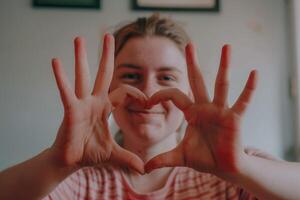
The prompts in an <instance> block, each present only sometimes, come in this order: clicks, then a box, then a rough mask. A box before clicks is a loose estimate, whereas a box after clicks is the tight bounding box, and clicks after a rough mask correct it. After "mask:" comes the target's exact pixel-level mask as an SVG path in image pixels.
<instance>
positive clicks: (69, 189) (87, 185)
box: [44, 167, 255, 200]
mask: <svg viewBox="0 0 300 200" xmlns="http://www.w3.org/2000/svg"><path fill="white" fill-rule="evenodd" d="M51 199H55V200H56V199H59V200H60V199H78V200H96V199H97V200H98V199H103V200H106V199H127V200H128V199H131V200H137V199H143V200H148V199H149V200H150V199H154V200H156V199H166V200H171V199H184V200H191V199H255V198H254V197H251V196H250V195H249V194H247V193H246V192H244V191H243V190H241V189H240V188H238V187H236V186H235V185H233V184H231V183H229V182H226V181H224V180H222V179H220V178H218V177H216V176H214V175H212V174H207V173H200V172H198V171H195V170H193V169H190V168H186V167H175V168H174V169H173V170H172V172H171V174H170V175H169V177H168V179H167V181H166V184H165V185H164V187H163V188H161V189H159V190H156V191H153V192H150V193H147V194H140V193H138V192H137V191H135V190H134V188H132V187H131V186H130V184H129V183H128V181H127V179H126V178H125V176H124V174H123V173H122V172H121V170H119V169H117V168H114V167H85V168H82V169H80V170H78V171H77V172H75V173H73V174H72V175H71V176H69V177H68V178H66V179H65V180H64V181H63V182H62V183H60V184H59V185H58V186H57V187H56V188H55V189H54V190H53V191H52V192H51V193H50V194H49V195H48V196H46V197H45V198H44V200H51Z"/></svg>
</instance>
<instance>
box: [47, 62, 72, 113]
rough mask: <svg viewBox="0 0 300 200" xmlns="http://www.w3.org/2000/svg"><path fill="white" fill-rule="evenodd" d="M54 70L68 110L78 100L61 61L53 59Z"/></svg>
mask: <svg viewBox="0 0 300 200" xmlns="http://www.w3.org/2000/svg"><path fill="white" fill-rule="evenodd" d="M52 69H53V73H54V76H55V80H56V84H57V86H58V89H59V93H60V97H61V100H62V102H63V105H64V108H65V109H67V108H69V107H70V105H71V104H72V102H73V101H74V100H75V99H76V96H75V94H74V92H73V91H72V88H71V85H70V82H69V80H68V78H67V76H66V73H65V71H64V69H63V67H62V64H61V62H60V60H59V59H57V58H54V59H52Z"/></svg>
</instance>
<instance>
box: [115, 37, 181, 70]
mask: <svg viewBox="0 0 300 200" xmlns="http://www.w3.org/2000/svg"><path fill="white" fill-rule="evenodd" d="M115 62H116V63H115V64H116V66H119V65H121V64H133V65H136V66H140V67H142V68H147V69H158V68H161V67H174V68H177V69H178V70H180V71H186V61H185V57H184V55H183V53H182V52H181V51H180V50H179V48H178V47H177V45H176V44H175V43H174V42H173V41H172V40H170V39H168V38H165V37H158V36H152V37H137V38H132V39H130V40H129V41H127V42H126V43H125V45H124V47H123V48H122V49H121V51H120V52H119V53H118V55H117V57H116V60H115Z"/></svg>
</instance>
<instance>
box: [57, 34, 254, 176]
mask: <svg viewBox="0 0 300 200" xmlns="http://www.w3.org/2000/svg"><path fill="white" fill-rule="evenodd" d="M228 57H229V46H228V45H226V46H224V48H223V50H222V56H221V63H220V68H219V72H218V75H217V80H216V85H215V96H214V99H213V101H212V102H210V101H209V98H208V95H207V92H206V88H205V85H204V81H203V78H202V75H201V72H200V71H199V68H198V63H197V59H196V56H195V50H194V48H193V46H192V44H189V45H187V48H186V58H187V64H188V75H189V82H190V85H191V88H192V91H193V94H194V98H195V102H193V101H192V100H191V99H189V98H188V97H187V96H186V95H185V94H183V93H182V92H180V91H179V90H178V89H174V88H170V89H166V90H161V91H159V92H157V93H156V94H154V95H153V96H152V97H150V99H147V97H146V96H145V95H144V94H143V93H142V92H141V91H139V90H138V89H136V88H134V87H131V86H126V85H123V86H121V87H120V88H118V89H116V90H114V91H112V92H111V93H110V94H108V90H109V86H110V82H111V79H112V74H113V68H114V39H113V37H112V36H111V35H108V34H107V35H106V36H105V39H104V45H103V53H102V57H101V62H100V65H99V70H98V74H97V77H96V81H95V86H94V89H93V91H92V93H91V94H90V93H89V81H90V80H89V70H88V62H87V55H86V50H85V47H84V41H83V39H82V38H77V39H75V75H76V76H75V92H73V91H72V89H71V86H70V84H69V81H68V80H67V77H66V75H65V73H64V71H63V68H62V66H61V63H60V61H59V60H58V59H53V62H52V65H53V70H54V74H55V78H56V81H57V85H58V88H59V91H60V94H61V99H62V101H63V105H64V111H65V112H64V119H63V121H62V124H61V126H60V128H59V131H58V134H57V137H56V140H55V142H54V144H53V145H52V147H51V150H52V151H53V152H54V154H55V155H57V156H56V157H57V160H58V161H59V162H61V163H63V164H64V165H67V166H78V167H81V166H86V165H98V164H103V163H105V162H111V163H116V164H118V165H122V166H128V167H130V168H132V169H134V170H136V171H138V172H140V173H144V169H145V170H146V171H147V172H149V171H151V170H153V169H155V168H160V167H165V166H188V167H192V168H194V169H196V170H199V171H205V172H211V173H219V172H228V171H234V170H236V168H237V165H238V162H239V160H240V159H241V157H242V156H243V151H242V150H241V145H240V141H239V121H240V118H241V115H242V113H243V112H244V111H245V110H246V107H247V104H248V103H249V101H250V97H251V94H252V93H253V90H254V88H255V82H256V73H255V71H252V72H251V74H250V76H249V78H248V81H247V84H246V87H245V89H244V90H243V92H242V94H241V95H240V97H239V99H238V100H237V101H236V103H235V104H234V105H233V106H232V107H231V108H229V107H228V106H227V100H226V99H227V91H228V80H227V73H228ZM127 97H129V98H130V99H131V101H132V100H136V101H137V102H138V103H140V104H141V105H142V106H143V107H147V108H150V107H151V106H153V105H155V104H157V103H159V102H160V101H166V100H171V101H173V103H174V104H175V105H176V106H177V107H178V108H179V109H181V110H182V111H183V112H184V114H185V117H186V119H187V121H188V127H187V129H186V134H185V137H184V139H183V140H182V141H181V143H180V144H179V145H178V146H177V147H176V148H175V149H173V150H172V151H169V152H166V153H163V154H161V155H158V156H156V157H154V158H153V159H151V160H150V161H149V162H148V163H146V165H145V166H144V163H143V161H142V160H141V159H140V158H139V157H138V156H137V155H135V154H133V153H131V152H129V151H127V150H125V149H123V148H122V147H120V146H119V145H118V144H117V143H116V142H115V141H114V140H113V138H112V136H111V134H110V131H109V129H108V123H107V118H108V115H109V113H110V112H111V111H112V110H113V109H114V107H117V106H119V105H122V104H124V103H125V102H126V99H127Z"/></svg>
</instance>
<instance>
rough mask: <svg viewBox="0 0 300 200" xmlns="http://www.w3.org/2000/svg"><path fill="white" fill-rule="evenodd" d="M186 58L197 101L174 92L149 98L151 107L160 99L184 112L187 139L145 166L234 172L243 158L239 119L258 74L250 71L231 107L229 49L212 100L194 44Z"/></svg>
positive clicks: (157, 94)
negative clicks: (228, 78)
mask: <svg viewBox="0 0 300 200" xmlns="http://www.w3.org/2000/svg"><path fill="white" fill-rule="evenodd" d="M186 57H187V64H188V74H189V81H190V85H191V88H192V91H193V95H194V99H195V100H194V102H193V101H192V100H190V99H189V98H188V97H187V96H186V95H185V94H183V93H181V92H180V91H178V90H174V89H169V90H172V91H159V92H157V93H156V94H154V95H153V96H152V97H151V99H150V102H151V103H150V104H152V105H153V104H156V103H158V102H159V101H161V100H172V101H173V102H174V104H175V105H176V106H177V107H178V108H179V109H181V110H182V111H183V112H184V114H185V117H186V120H187V121H188V126H187V129H186V133H185V136H184V138H183V140H182V141H181V143H179V145H178V146H177V147H176V148H175V149H173V150H171V151H169V152H166V153H163V154H160V155H158V156H156V157H154V158H153V159H151V160H150V161H149V162H148V163H146V166H145V169H146V171H151V170H152V169H155V168H159V167H164V166H188V167H192V168H194V169H197V170H199V171H205V172H211V173H223V172H228V171H234V170H236V167H237V162H238V159H239V158H240V157H239V156H240V155H241V145H240V140H239V125H240V118H241V116H242V114H243V113H244V111H245V110H246V107H247V105H248V103H249V101H250V97H251V94H252V93H253V90H254V88H255V82H256V73H255V71H252V72H251V74H250V76H249V78H248V81H247V84H246V86H245V88H244V90H243V92H242V93H241V95H240V97H239V98H238V100H237V101H236V102H235V104H234V105H233V106H232V107H230V108H229V107H228V106H227V92H228V81H227V73H228V57H229V47H228V46H224V48H223V50H222V56H221V62H220V68H219V71H218V75H217V79H216V84H215V93H214V94H215V95H214V99H213V100H212V101H211V100H209V98H208V95H207V92H206V88H205V84H204V81H203V78H202V75H201V72H200V71H199V67H198V63H197V60H196V58H195V52H194V49H193V46H192V45H191V44H190V45H188V46H187V49H186Z"/></svg>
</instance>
